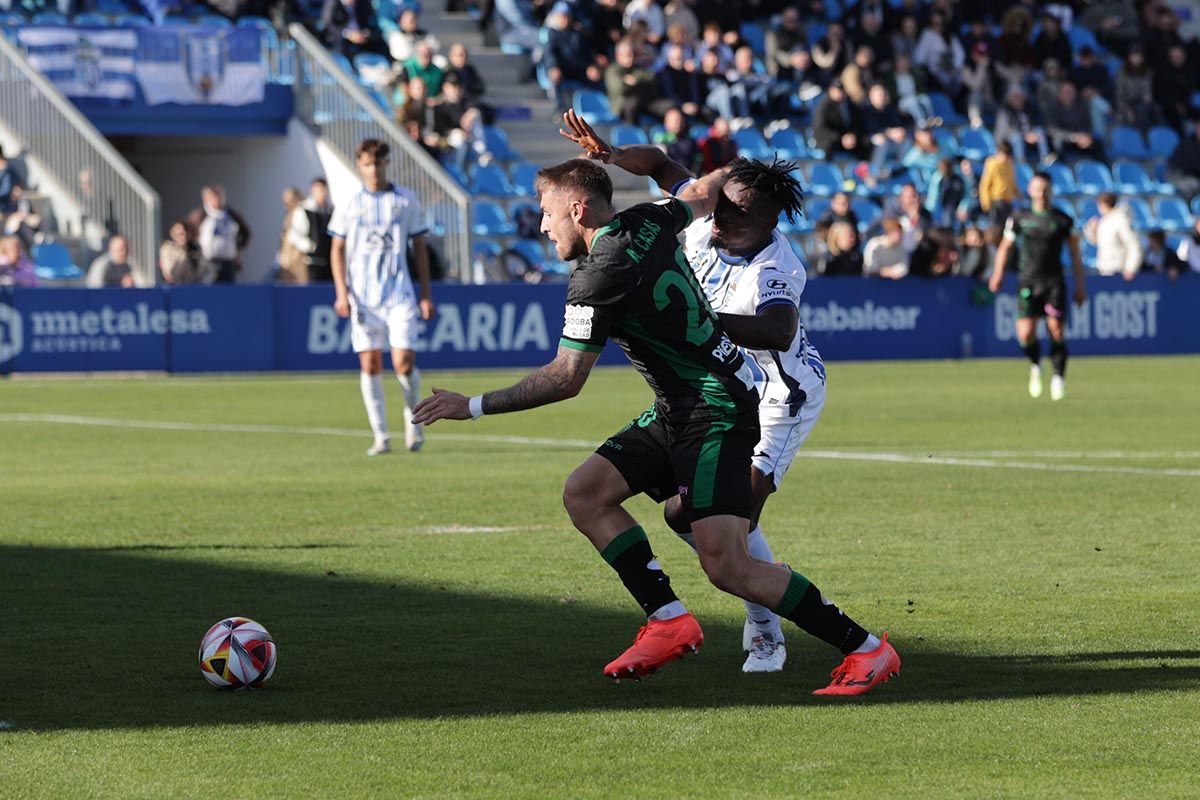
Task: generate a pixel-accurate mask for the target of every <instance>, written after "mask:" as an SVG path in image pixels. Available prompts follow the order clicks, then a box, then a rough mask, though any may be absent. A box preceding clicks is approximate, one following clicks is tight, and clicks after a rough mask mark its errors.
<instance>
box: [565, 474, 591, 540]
mask: <svg viewBox="0 0 1200 800" xmlns="http://www.w3.org/2000/svg"><path fill="white" fill-rule="evenodd" d="M592 498H593V492H592V491H591V482H590V481H588V479H587V477H586V476H584V475H581V474H580V471H579V470H575V471H574V472H572V473H571V474H570V475H568V476H567V482H566V483H564V484H563V494H562V501H563V508H565V509H566V510H567V514H568V515H569V516H570V517H571V521H572V522H574V523H575V525H576V527H579V523H580V521H581V520H583V519H585V518H586V517H587V515H588V510H589V508H592V507H594V506H595V503H594V501H593V499H592Z"/></svg>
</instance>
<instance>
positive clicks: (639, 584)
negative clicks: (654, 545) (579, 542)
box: [600, 525, 679, 616]
mask: <svg viewBox="0 0 1200 800" xmlns="http://www.w3.org/2000/svg"><path fill="white" fill-rule="evenodd" d="M600 555H601V556H603V557H604V560H605V561H607V562H608V564H609V566H610V567H612V568H613V569H615V570H616V571H617V574H618V575H619V576H621V583H623V584H625V588H626V589H628V590H629V593H630V594H631V595H633V599H634V600H637V601H638V605H640V606H641V607H642V610H643V611H645V612H646V616H650V615H651V614H653V613H654V612H655V611H658V610H659V609H660V608H662V607H663V606H665V605H666V604H667V603H673V602H675V601H676V600H678V599H679V598H678V597H676V596H675V592H673V591H672V590H671V579H670V578H668V577H667V574H666V573H665V572H663V571H662V568H661V567H660V566H659V565H658V561H656V560H655V558H654V553H653V552H652V551H651V550H650V541H649V540H648V539H647V538H646V532H645V531H644V530H642V527H641V526H640V525H635V526H634V527H632V528H630V529H629V530H627V531H625V532H624V533H620V534H618V535H617V538H615V539H613V540H612V541H611V542H609V543H608V546H607V547H605V548H604V549H603V550H602V551H600Z"/></svg>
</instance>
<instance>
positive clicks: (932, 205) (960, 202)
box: [925, 158, 967, 228]
mask: <svg viewBox="0 0 1200 800" xmlns="http://www.w3.org/2000/svg"><path fill="white" fill-rule="evenodd" d="M966 197H967V186H966V182H965V181H963V177H962V176H961V175H959V174H958V170H957V169H955V166H954V159H953V158H943V159H941V160H940V161H938V166H937V171H936V172H934V173H933V177H932V178H930V179H929V188H928V189H927V190H926V192H925V208H927V209H929V213H930V214H932V215H933V221H934V224H935V225H936V226H937V227H939V228H957V227H958V223H959V221H960V220H965V218H966V215H967V214H966V211H967V209H966V204H965V202H964V201H965V200H966Z"/></svg>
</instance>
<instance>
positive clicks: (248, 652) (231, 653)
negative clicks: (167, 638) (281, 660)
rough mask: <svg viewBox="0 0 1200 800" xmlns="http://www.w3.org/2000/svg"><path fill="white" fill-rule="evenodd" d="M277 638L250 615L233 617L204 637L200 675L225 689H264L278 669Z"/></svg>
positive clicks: (202, 640)
mask: <svg viewBox="0 0 1200 800" xmlns="http://www.w3.org/2000/svg"><path fill="white" fill-rule="evenodd" d="M275 656H276V648H275V640H274V639H272V638H271V634H269V633H267V629H266V628H264V627H263V626H262V625H259V624H258V623H257V622H255V621H254V620H252V619H247V618H246V617H229V618H228V619H223V620H221V621H220V622H218V623H217V624H216V625H213V626H212V627H211V628H209V629H208V633H206V634H204V638H203V639H201V640H200V674H201V675H203V676H204V680H206V681H208V682H209V683H211V684H212V685H213V686H217V687H220V688H222V689H226V688H228V689H244V688H246V687H250V688H253V689H258V688H260V687H261V686H262V685H263V684H264V683H266V682H267V681H269V680H270V679H271V673H273V672H274V671H275Z"/></svg>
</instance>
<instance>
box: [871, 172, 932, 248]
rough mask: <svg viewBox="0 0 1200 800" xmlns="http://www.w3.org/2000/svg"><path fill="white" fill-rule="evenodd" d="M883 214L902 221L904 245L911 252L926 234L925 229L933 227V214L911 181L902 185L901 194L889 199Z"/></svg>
mask: <svg viewBox="0 0 1200 800" xmlns="http://www.w3.org/2000/svg"><path fill="white" fill-rule="evenodd" d="M883 215H884V216H885V217H892V218H894V219H896V220H898V221H899V222H900V227H901V228H902V229H903V230H904V247H905V249H906V250H908V252H909V253H911V252H912V251H913V250H914V249H915V248H916V246H917V243H918V242H920V241H921V239H922V238H923V237H924V236H925V231H927V230H929V229H930V228H931V227H933V216H932V215H931V214H930V213H929V211H928V210H927V209H926V208H925V206H923V205H922V204H921V195H920V194H918V193H917V187H916V186H913V185H912V184H911V183H906V184H904V186H902V187H900V195H899V196H898V197H893V198H892V199H890V200H889V201H888V203H887V205H886V206H885V207H884V209H883Z"/></svg>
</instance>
